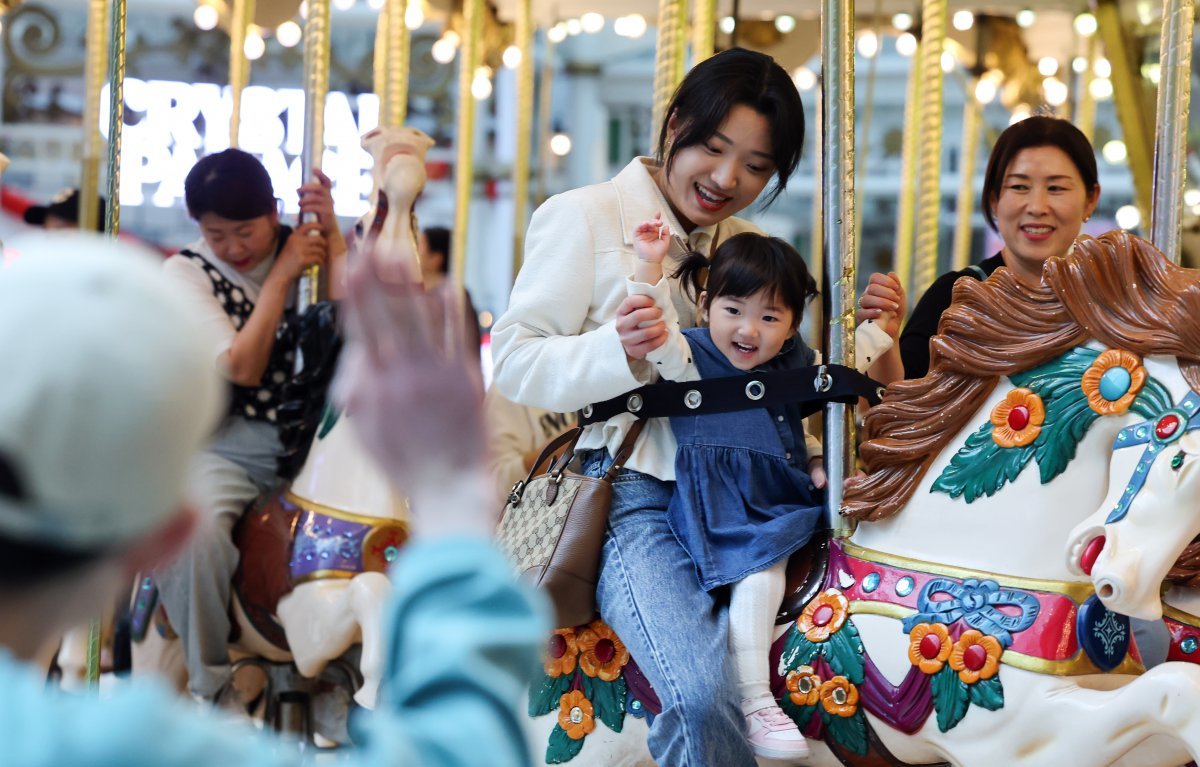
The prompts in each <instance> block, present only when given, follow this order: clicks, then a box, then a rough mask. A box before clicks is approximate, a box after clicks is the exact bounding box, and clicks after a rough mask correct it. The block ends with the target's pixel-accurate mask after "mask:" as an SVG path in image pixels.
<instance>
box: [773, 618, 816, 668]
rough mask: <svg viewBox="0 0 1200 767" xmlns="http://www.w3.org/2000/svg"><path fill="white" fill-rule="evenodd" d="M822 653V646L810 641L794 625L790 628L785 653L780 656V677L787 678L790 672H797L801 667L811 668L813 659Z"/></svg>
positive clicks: (784, 645)
mask: <svg viewBox="0 0 1200 767" xmlns="http://www.w3.org/2000/svg"><path fill="white" fill-rule="evenodd" d="M820 652H821V645H819V644H816V643H814V642H810V641H808V638H807V637H806V636H804V634H803V633H802V632H801V631H800V630H799V629H798V628H796V624H795V623H793V624H792V625H791V627H789V628H788V638H787V641H786V642H784V644H783V653H782V654H781V655H780V656H779V673H780V675H781V676H787V672H789V671H795V670H796V669H798V668H800V667H801V666H811V665H812V662H813V658H816V657H817V655H818V653H820Z"/></svg>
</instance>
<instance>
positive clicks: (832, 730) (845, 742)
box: [821, 708, 867, 756]
mask: <svg viewBox="0 0 1200 767" xmlns="http://www.w3.org/2000/svg"><path fill="white" fill-rule="evenodd" d="M821 717H822V718H823V719H824V720H825V733H826V735H825V737H827V738H833V739H834V740H835V741H837V742H838V743H839V744H841V745H842V746H843V747H844V748H846V749H849V750H850V751H853V752H854V753H856V754H858V755H859V756H866V755H867V720H866V717H864V716H863V712H862V709H861V708H860V709H858V710H857V711H855V712H854V716H850V717H841V716H835V715H834V714H830V713H829V712H828V711H825V710H824V709H821Z"/></svg>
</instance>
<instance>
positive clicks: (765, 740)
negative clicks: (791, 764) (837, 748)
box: [746, 706, 809, 761]
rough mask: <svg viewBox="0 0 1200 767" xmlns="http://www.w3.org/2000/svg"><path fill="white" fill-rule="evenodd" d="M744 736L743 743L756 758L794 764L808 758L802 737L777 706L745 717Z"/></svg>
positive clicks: (806, 747) (806, 745)
mask: <svg viewBox="0 0 1200 767" xmlns="http://www.w3.org/2000/svg"><path fill="white" fill-rule="evenodd" d="M746 732H747V734H746V741H747V742H748V743H749V744H750V748H751V749H753V751H754V753H755V754H757V755H758V756H765V757H767V758H768V759H781V760H786V761H795V760H797V759H804V758H805V757H807V756H808V755H809V751H808V743H807V742H805V740H804V736H803V735H801V734H800V730H799V729H798V728H797V727H796V723H795V722H793V721H792V719H791V717H789V716H788V715H787V714H785V713H783V709H781V708H780V707H779V706H768V707H767V708H760V709H759V710H758V711H755V712H753V713H751V714H747V715H746Z"/></svg>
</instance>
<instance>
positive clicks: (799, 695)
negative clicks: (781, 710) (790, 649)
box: [786, 666, 821, 706]
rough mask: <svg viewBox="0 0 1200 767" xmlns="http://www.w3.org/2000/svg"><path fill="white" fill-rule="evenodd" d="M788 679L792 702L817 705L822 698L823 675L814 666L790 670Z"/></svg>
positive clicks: (798, 704)
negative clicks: (820, 675) (818, 674)
mask: <svg viewBox="0 0 1200 767" xmlns="http://www.w3.org/2000/svg"><path fill="white" fill-rule="evenodd" d="M786 681H787V689H788V693H789V695H790V697H791V699H792V703H795V704H796V705H797V706H815V705H816V704H817V701H818V700H820V699H821V677H819V676H817V672H816V671H814V670H813V667H812V666H801V667H800V668H798V669H796V670H795V671H789V672H788V675H787V680H786Z"/></svg>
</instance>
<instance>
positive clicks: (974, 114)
mask: <svg viewBox="0 0 1200 767" xmlns="http://www.w3.org/2000/svg"><path fill="white" fill-rule="evenodd" d="M976 82H977V81H976V80H975V79H974V78H972V79H970V80H968V81H967V87H966V91H967V94H966V95H967V98H966V101H964V102H963V128H962V163H961V178H960V179H959V184H958V202H957V203H956V210H955V212H956V214H957V215H958V220H957V221H956V222H955V225H954V250H953V251H952V252H953V254H954V256H953V259H952V262H951V263H953V266H952V267H951V268H953V269H954V270H955V271H961V270H962V269H966V268H967V266H968V265H969V264H970V263H971V216H972V214H973V213H974V212H975V163H976V161H977V160H978V159H979V158H978V156H977V155H978V154H979V123H980V118H981V117H982V113H983V108H982V107H981V106H980V105H979V102H978V101H976V100H975V83H976Z"/></svg>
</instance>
